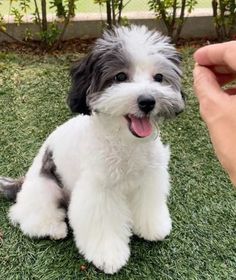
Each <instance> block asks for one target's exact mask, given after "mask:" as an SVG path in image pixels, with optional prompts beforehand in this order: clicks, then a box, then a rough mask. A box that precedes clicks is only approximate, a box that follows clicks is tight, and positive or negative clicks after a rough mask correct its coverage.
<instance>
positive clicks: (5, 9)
mask: <svg viewBox="0 0 236 280" xmlns="http://www.w3.org/2000/svg"><path fill="white" fill-rule="evenodd" d="M37 2H39V0H37ZM125 2H126V1H125ZM12 6H13V7H19V4H18V3H14V1H13V4H12ZM39 6H40V5H39ZM9 7H10V1H9V0H5V1H3V3H2V5H0V13H2V14H4V15H8V14H9ZM49 7H50V5H49V4H48V11H49V12H50V13H54V12H55V10H53V9H51V10H50V9H49ZM76 7H77V9H76V10H77V12H78V13H100V8H99V5H98V4H94V1H93V0H79V1H78V3H77V5H76ZM196 8H211V0H205V1H204V0H200V1H198V3H197V4H196ZM31 10H32V11H33V10H34V9H33V5H31ZM148 10H149V6H148V0H144V1H143V0H131V1H130V2H129V4H128V5H127V6H126V8H125V11H126V12H132V11H148ZM103 11H105V8H103Z"/></svg>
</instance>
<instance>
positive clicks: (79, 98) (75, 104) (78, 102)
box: [67, 53, 95, 115]
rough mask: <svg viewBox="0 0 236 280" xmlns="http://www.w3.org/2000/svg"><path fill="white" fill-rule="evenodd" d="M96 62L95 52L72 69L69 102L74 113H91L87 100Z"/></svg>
mask: <svg viewBox="0 0 236 280" xmlns="http://www.w3.org/2000/svg"><path fill="white" fill-rule="evenodd" d="M94 62H95V59H94V58H93V54H92V53H90V54H89V55H87V56H86V57H85V58H83V59H82V60H80V61H79V62H77V63H76V64H75V65H74V66H73V67H72V69H71V72H70V75H71V81H72V85H71V89H70V92H69V95H68V99H67V103H68V105H69V107H70V109H71V111H72V112H73V113H81V114H85V115H90V114H91V109H90V108H89V106H88V104H87V101H86V100H87V95H88V91H89V88H90V85H91V81H92V75H93V68H94Z"/></svg>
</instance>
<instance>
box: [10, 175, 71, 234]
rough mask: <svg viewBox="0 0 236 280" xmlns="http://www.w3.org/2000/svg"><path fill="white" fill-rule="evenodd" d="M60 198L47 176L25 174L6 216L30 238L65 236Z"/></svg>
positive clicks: (65, 227) (55, 187)
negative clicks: (26, 175) (28, 175)
mask: <svg viewBox="0 0 236 280" xmlns="http://www.w3.org/2000/svg"><path fill="white" fill-rule="evenodd" d="M61 199H62V193H61V189H60V188H59V187H58V186H57V184H56V183H55V182H54V181H53V180H51V179H50V178H46V177H44V176H41V175H37V174H35V175H34V176H31V178H27V177H26V179H25V182H24V184H23V185H22V190H21V191H20V192H19V193H18V196H17V201H16V203H15V204H14V205H13V206H12V207H11V208H10V211H9V218H10V220H11V222H12V223H13V224H15V225H16V224H19V225H20V228H21V230H22V231H23V233H24V234H26V235H28V236H30V237H50V238H52V239H60V238H64V237H65V236H66V235H67V225H66V223H65V221H64V219H65V210H64V209H59V202H60V200H61Z"/></svg>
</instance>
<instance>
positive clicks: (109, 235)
mask: <svg viewBox="0 0 236 280" xmlns="http://www.w3.org/2000/svg"><path fill="white" fill-rule="evenodd" d="M98 182H99V179H96V180H92V179H91V176H90V178H86V179H84V180H80V181H79V182H78V183H77V186H76V188H75V189H74V191H73V193H72V197H71V202H70V205H69V220H70V224H71V226H72V228H73V231H74V236H75V241H76V245H77V247H78V249H79V251H80V253H82V254H83V255H84V257H85V258H86V259H87V260H88V261H91V262H93V264H94V265H95V266H96V267H97V268H99V269H101V270H103V271H104V272H105V273H109V274H113V273H115V272H117V271H118V270H119V269H120V268H121V267H122V266H124V265H125V264H126V262H127V261H128V258H129V255H130V249H129V246H128V243H129V237H130V234H131V232H130V211H129V209H128V207H127V205H126V202H125V200H124V198H123V196H122V195H121V193H120V192H119V190H117V189H115V188H112V187H111V186H106V187H105V186H104V187H101V186H98Z"/></svg>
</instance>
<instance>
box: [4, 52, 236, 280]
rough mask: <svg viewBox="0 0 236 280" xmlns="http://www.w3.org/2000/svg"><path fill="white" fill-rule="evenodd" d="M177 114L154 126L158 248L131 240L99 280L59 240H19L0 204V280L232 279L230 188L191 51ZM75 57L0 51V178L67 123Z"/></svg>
mask: <svg viewBox="0 0 236 280" xmlns="http://www.w3.org/2000/svg"><path fill="white" fill-rule="evenodd" d="M181 51H182V52H183V65H184V78H183V90H184V92H185V93H186V95H187V107H186V111H185V113H183V114H182V115H180V116H179V117H178V118H177V119H176V120H174V121H171V122H168V123H165V124H163V125H162V137H163V140H164V142H166V143H169V144H170V146H171V150H172V157H171V164H170V173H171V178H172V191H171V195H170V198H169V207H170V212H171V216H172V219H173V231H172V233H171V235H170V236H169V237H168V238H167V239H166V240H165V241H163V242H147V241H145V240H143V239H139V238H137V237H133V238H132V240H131V252H132V253H131V257H130V260H129V262H128V264H127V265H126V266H125V267H124V268H123V269H122V270H121V271H120V272H119V273H117V274H115V275H114V276H107V275H105V274H103V273H102V272H100V271H98V270H97V269H95V268H94V266H93V265H91V264H89V263H87V262H86V261H85V260H84V259H83V257H82V256H81V255H79V254H78V252H77V249H76V247H75V244H74V242H73V236H72V233H71V232H70V233H69V236H68V237H67V238H66V239H65V240H62V241H52V240H47V239H44V240H36V239H30V238H28V237H25V236H23V234H22V233H21V231H20V230H19V229H18V228H15V227H13V226H12V225H11V224H10V223H9V221H8V219H7V211H8V208H9V206H10V205H11V203H10V202H8V201H6V200H5V199H4V198H0V279H7V280H10V279H19V280H21V279H35V280H36V279H43V280H46V279H47V280H49V279H50V280H54V279H91V280H92V279H161V280H162V279H163V280H165V279H178V280H182V279H186V280H187V279H188V280H192V279H199V280H200V279H201V280H202V279H214V280H216V279H222V280H227V279H236V190H235V189H233V187H232V185H231V183H230V181H229V180H228V178H227V176H226V174H225V173H224V172H223V171H222V169H221V167H220V165H219V163H218V161H217V160H216V158H215V156H214V153H213V149H212V146H211V144H210V141H209V137H208V134H207V130H206V128H205V126H204V124H203V122H202V121H201V119H200V116H199V113H198V104H197V101H196V98H195V96H194V94H193V89H192V68H193V61H192V52H193V49H191V48H183V49H182V50H181ZM79 56H80V54H73V55H72V54H71V55H70V54H67V55H65V54H64V55H59V56H57V57H55V56H36V55H34V56H33V55H26V54H25V55H24V54H16V53H3V52H0V175H6V176H9V177H18V176H21V175H23V174H24V173H25V171H26V170H27V168H28V167H29V165H30V164H31V161H32V159H33V157H34V155H35V154H36V152H37V150H38V148H39V147H40V145H41V144H42V142H43V140H44V139H45V137H46V136H47V135H48V134H49V133H50V132H51V131H52V130H53V129H54V128H55V127H56V126H57V125H59V124H61V123H62V122H64V121H65V120H67V119H69V118H70V117H71V113H70V112H69V110H68V108H67V106H66V102H65V99H66V94H67V92H68V88H69V77H68V69H69V65H70V63H71V60H74V59H75V58H76V57H79Z"/></svg>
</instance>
